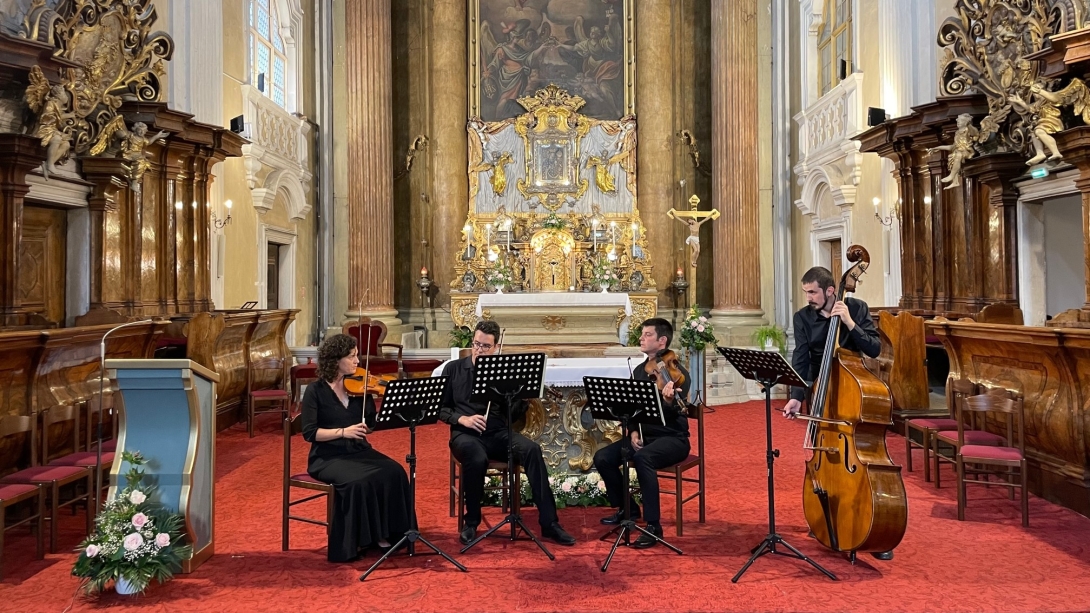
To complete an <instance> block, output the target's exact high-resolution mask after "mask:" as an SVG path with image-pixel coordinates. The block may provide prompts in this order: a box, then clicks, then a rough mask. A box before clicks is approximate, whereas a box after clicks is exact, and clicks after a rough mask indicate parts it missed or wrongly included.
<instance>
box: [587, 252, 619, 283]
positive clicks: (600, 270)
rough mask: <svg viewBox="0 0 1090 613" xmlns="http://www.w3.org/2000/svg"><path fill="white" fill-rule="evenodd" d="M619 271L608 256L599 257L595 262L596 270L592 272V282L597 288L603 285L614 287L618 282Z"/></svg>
mask: <svg viewBox="0 0 1090 613" xmlns="http://www.w3.org/2000/svg"><path fill="white" fill-rule="evenodd" d="M617 281H618V279H617V273H616V272H615V271H614V270H613V265H612V264H610V263H609V260H608V259H606V258H602V257H600V258H598V260H597V261H595V262H594V271H593V272H592V273H591V282H592V283H593V286H594V288H595V289H601V287H602V286H603V285H605V286H607V287H613V286H614V285H615V284H616V283H617Z"/></svg>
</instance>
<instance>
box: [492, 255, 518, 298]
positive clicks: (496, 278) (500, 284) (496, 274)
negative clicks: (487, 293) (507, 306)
mask: <svg viewBox="0 0 1090 613" xmlns="http://www.w3.org/2000/svg"><path fill="white" fill-rule="evenodd" d="M512 277H513V273H512V271H511V268H510V267H508V266H507V263H506V262H504V261H503V258H498V259H497V260H496V262H495V263H494V264H493V265H492V268H491V269H489V271H488V277H487V281H488V284H489V285H490V286H492V287H494V288H496V291H497V292H499V293H503V290H504V288H510V287H511V279H512Z"/></svg>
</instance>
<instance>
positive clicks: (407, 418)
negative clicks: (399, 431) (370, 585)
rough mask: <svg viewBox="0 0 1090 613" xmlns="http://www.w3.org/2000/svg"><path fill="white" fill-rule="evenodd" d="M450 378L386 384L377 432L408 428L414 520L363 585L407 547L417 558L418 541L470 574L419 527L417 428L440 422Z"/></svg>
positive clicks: (379, 561) (372, 570)
mask: <svg viewBox="0 0 1090 613" xmlns="http://www.w3.org/2000/svg"><path fill="white" fill-rule="evenodd" d="M448 378H449V377H445V376H444V377H430V378H427V379H398V380H396V381H390V382H389V383H387V384H386V391H385V392H384V394H383V397H382V409H381V410H380V411H379V412H378V414H377V415H376V416H375V430H393V429H395V428H405V427H407V428H408V429H409V455H407V456H405V461H406V462H408V463H409V512H410V513H412V519H411V520H410V521H411V523H410V526H409V529H408V530H407V531H406V532H405V536H402V537H401V540H399V541H398V542H397V543H395V544H394V545H393V546H392V547H390V549H389V550H388V551H387V552H386V553H384V554H382V557H381V558H379V559H378V560H377V561H375V563H374V564H372V565H371V568H368V569H367V572H365V573H363V574H362V575H360V581H363V580H364V579H366V578H367V576H368V575H370V574H371V573H372V572H374V570H375V569H376V568H378V567H379V565H381V564H382V563H383V562H385V561H386V558H389V557H390V556H391V555H393V553H394V552H395V551H397V550H399V549H401V547H402V545H405V544H406V543H407V544H408V548H409V555H410V556H414V555H416V548H415V546H416V542H417V541H420V542H421V543H423V544H424V545H427V546H428V548H429V549H431V550H432V551H434V552H435V553H437V554H439V555H441V556H443V559H445V560H446V561H447V562H450V563H451V564H453V565H455V566H457V567H458V570H460V571H462V572H468V571H467V570H466V567H465V566H462V565H461V564H459V563H458V562H457V561H456V560H455V559H454V558H452V557H450V556H449V555H447V554H446V552H444V551H443V550H442V549H439V548H438V547H436V546H435V545H434V544H432V542H431V541H429V540H428V539H426V538H424V536H423V535H422V534H420V530H419V529H418V527H417V525H416V427H417V426H426V425H429V424H434V423H435V422H436V421H437V420H438V419H439V404H440V403H441V401H442V399H443V388H444V387H445V386H446V384H447V379H448Z"/></svg>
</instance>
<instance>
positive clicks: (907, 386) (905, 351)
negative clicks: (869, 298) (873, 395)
mask: <svg viewBox="0 0 1090 613" xmlns="http://www.w3.org/2000/svg"><path fill="white" fill-rule="evenodd" d="M878 336H879V339H880V340H881V342H882V353H881V355H879V358H878V359H879V361H880V362H883V364H882V372H881V374H880V375H879V377H880V378H881V379H882V380H883V381H885V382H886V385H888V386H889V392H890V395H891V396H892V398H893V409H894V410H895V411H903V412H911V411H926V410H927V409H929V408H930V406H931V390H930V389H929V388H928V386H927V343H926V338H927V337H926V334H925V332H924V323H923V318H921V317H917V316H915V315H913V314H912V313H909V312H908V311H901V312H900V313H898V314H897V315H893V314H892V313H889V312H887V311H882V312H881V313H879V314H878Z"/></svg>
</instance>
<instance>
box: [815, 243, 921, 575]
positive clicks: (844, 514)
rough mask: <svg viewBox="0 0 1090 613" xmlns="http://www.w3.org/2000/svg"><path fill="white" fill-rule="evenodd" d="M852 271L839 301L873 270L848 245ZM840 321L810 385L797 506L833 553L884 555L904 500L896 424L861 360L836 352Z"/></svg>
mask: <svg viewBox="0 0 1090 613" xmlns="http://www.w3.org/2000/svg"><path fill="white" fill-rule="evenodd" d="M845 255H846V258H847V261H848V262H852V263H853V265H852V266H851V267H850V268H849V269H848V270H847V271H845V273H844V275H843V276H842V277H841V279H840V286H839V287H838V288H837V298H836V299H837V300H838V301H840V300H843V299H844V294H845V292H854V291H855V287H856V282H857V281H858V280H859V277H860V276H861V275H862V274H863V273H864V272H865V271H866V270H867V267H868V266H869V265H870V254H869V253H867V250H866V249H864V248H863V247H861V246H859V245H852V246H851V247H849V248H848V251H847V253H846V254H845ZM839 334H840V317H839V316H835V317H832V318H831V319H830V321H829V335H828V337H827V338H826V341H825V350H824V353H823V355H822V359H821V369H820V370H819V372H818V376H817V378H816V379H815V380H814V385H813V396H812V398H811V401H810V416H800V417H801V418H803V419H807V420H808V421H809V423H808V424H807V428H806V440H805V448H806V449H807V450H809V451H811V452H812V455H811V457H810V459H809V460H807V462H806V477H805V479H804V483H803V488H802V504H803V510H804V512H805V514H806V523H807V524H809V526H810V530H811V532H813V534H814V537H815V538H816V539H817V540H818V541H819V542H820V543H821V544H823V545H825V546H826V547H828V548H830V549H832V550H834V551H846V552H849V553H850V555H851V557H852V559H853V560H854V558H855V553H856V552H860V551H862V552H885V551H890V550H892V549H893V548H894V547H896V546H897V545H898V544H899V543H900V542H901V538H902V537H904V534H905V527H906V525H907V523H908V500H907V498H906V496H905V485H904V482H903V481H902V480H901V467H900V466H897V465H896V464H894V463H893V461H892V460H891V459H890V457H889V452H888V451H887V449H886V428H887V427H888V426H889V425H891V424H892V423H893V420H892V418H893V403H892V401H891V398H890V393H889V388H888V387H886V384H885V383H883V382H882V380H881V379H879V378H878V377H876V376H875V375H874V374H873V373H871V371H869V370H867V368H866V367H865V366H864V365H863V359H862V356H860V355H859V354H857V353H854V352H851V351H848V350H846V349H843V348H841V347H840V346H839Z"/></svg>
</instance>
